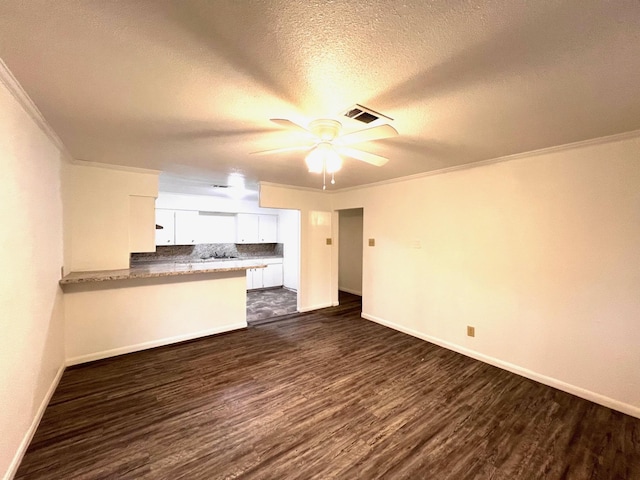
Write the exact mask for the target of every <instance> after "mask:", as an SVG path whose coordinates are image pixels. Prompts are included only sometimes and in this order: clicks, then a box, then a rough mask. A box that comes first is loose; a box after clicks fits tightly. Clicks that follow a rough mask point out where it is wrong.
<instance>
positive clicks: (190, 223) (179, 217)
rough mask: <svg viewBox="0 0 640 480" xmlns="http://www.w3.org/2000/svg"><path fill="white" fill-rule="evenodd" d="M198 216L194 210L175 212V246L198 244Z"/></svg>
mask: <svg viewBox="0 0 640 480" xmlns="http://www.w3.org/2000/svg"><path fill="white" fill-rule="evenodd" d="M199 234H200V215H199V212H197V211H194V210H176V245H195V244H196V243H200V242H199V241H198V236H199Z"/></svg>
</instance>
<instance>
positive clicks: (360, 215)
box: [338, 208, 364, 303]
mask: <svg viewBox="0 0 640 480" xmlns="http://www.w3.org/2000/svg"><path fill="white" fill-rule="evenodd" d="M338 222H339V223H338V232H339V233H338V291H339V295H340V296H344V295H343V294H342V293H340V292H346V293H347V294H351V295H357V296H359V297H362V254H363V225H364V209H362V208H351V209H347V210H338ZM341 303H342V302H341Z"/></svg>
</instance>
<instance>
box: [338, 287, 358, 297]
mask: <svg viewBox="0 0 640 480" xmlns="http://www.w3.org/2000/svg"><path fill="white" fill-rule="evenodd" d="M338 290H341V291H343V292H347V293H350V294H351V295H357V296H359V297H361V296H362V292H360V291H357V290H352V289H350V288H343V287H338Z"/></svg>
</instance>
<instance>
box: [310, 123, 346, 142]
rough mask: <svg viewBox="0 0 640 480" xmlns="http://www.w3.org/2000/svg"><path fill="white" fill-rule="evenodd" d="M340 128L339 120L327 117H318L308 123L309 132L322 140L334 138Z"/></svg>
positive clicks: (327, 140)
mask: <svg viewBox="0 0 640 480" xmlns="http://www.w3.org/2000/svg"><path fill="white" fill-rule="evenodd" d="M341 128H342V124H341V123H340V122H338V121H337V120H330V119H328V118H320V119H318V120H314V121H312V122H311V123H310V124H309V130H310V131H311V133H313V134H314V135H315V136H316V137H318V138H319V139H320V140H322V141H324V142H331V141H332V140H335V138H336V137H337V136H338V133H340V129H341Z"/></svg>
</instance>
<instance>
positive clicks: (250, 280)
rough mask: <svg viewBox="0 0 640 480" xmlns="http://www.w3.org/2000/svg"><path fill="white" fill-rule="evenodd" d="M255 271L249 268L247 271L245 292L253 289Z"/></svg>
mask: <svg viewBox="0 0 640 480" xmlns="http://www.w3.org/2000/svg"><path fill="white" fill-rule="evenodd" d="M254 270H255V269H253V268H249V269H247V290H252V289H253V271H254Z"/></svg>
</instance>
